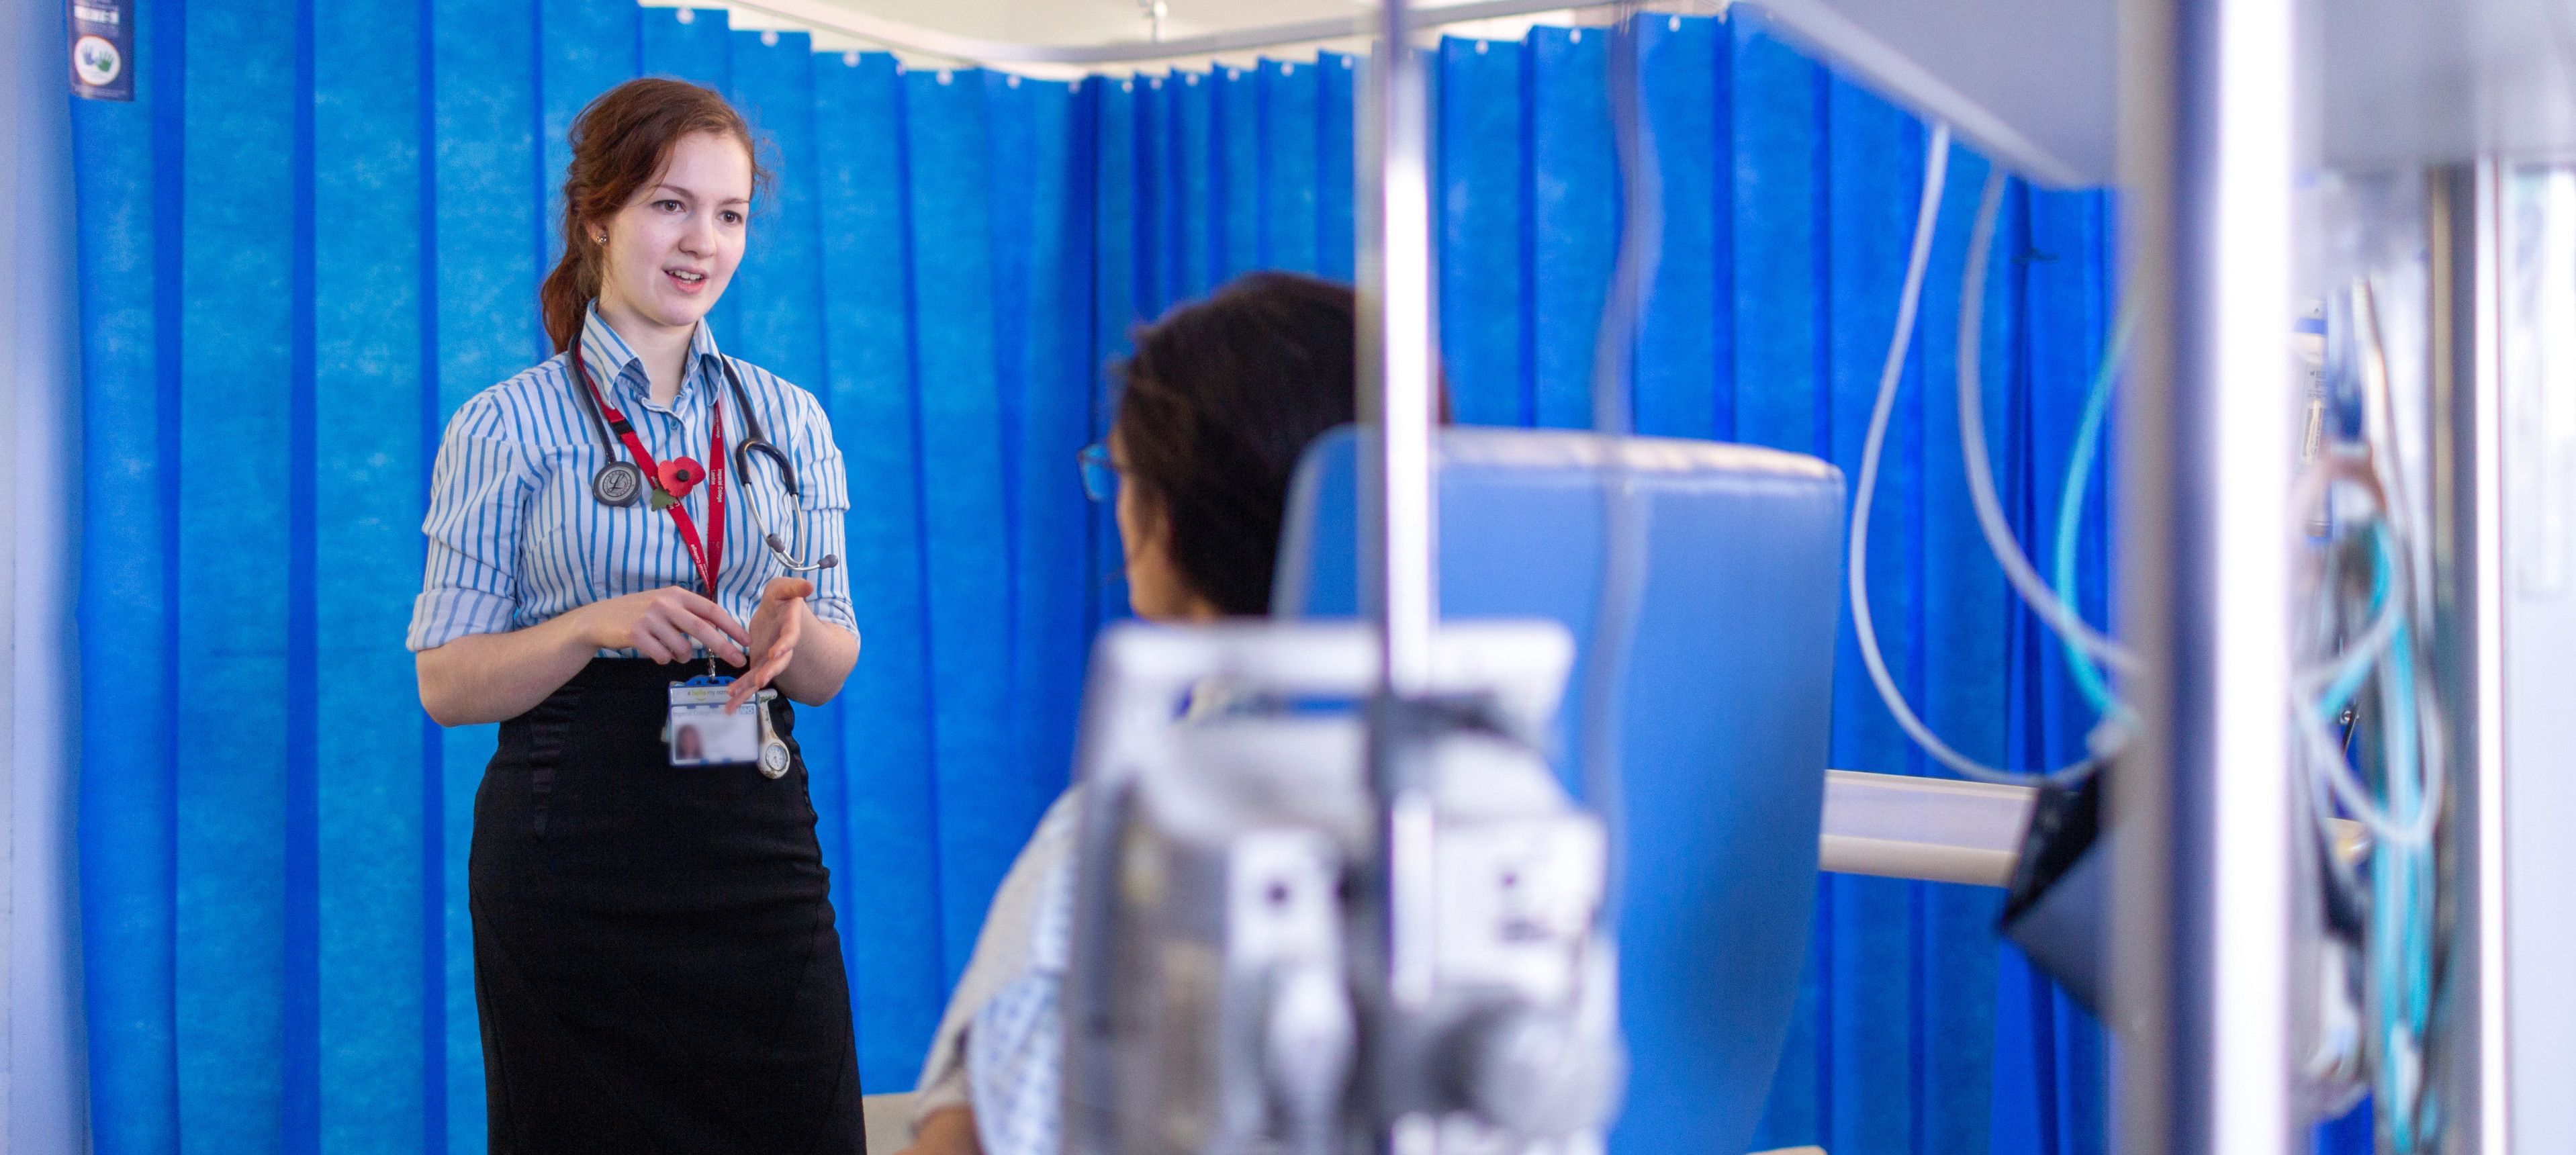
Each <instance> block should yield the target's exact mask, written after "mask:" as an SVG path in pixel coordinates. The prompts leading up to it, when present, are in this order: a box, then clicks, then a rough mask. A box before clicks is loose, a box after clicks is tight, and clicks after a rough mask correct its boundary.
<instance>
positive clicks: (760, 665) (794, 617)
mask: <svg viewBox="0 0 2576 1155" xmlns="http://www.w3.org/2000/svg"><path fill="white" fill-rule="evenodd" d="M812 596H814V583H812V582H809V581H806V580H805V579H803V578H792V577H782V578H771V579H769V584H768V585H766V586H763V587H761V591H760V608H759V609H756V610H753V611H752V612H751V636H750V642H751V652H752V654H753V655H754V659H753V661H752V662H750V663H746V664H749V665H750V666H751V669H749V670H748V671H745V672H744V673H743V676H741V677H739V678H736V679H734V680H733V693H732V694H730V695H728V696H727V697H726V698H725V708H726V709H728V710H731V709H734V708H736V707H739V706H741V705H742V704H743V703H744V702H747V701H749V700H751V696H752V695H753V694H757V693H759V692H760V691H761V689H762V688H764V687H766V686H768V685H769V683H770V682H772V681H774V680H776V679H777V677H778V675H779V674H781V673H784V672H785V671H786V669H787V664H788V663H789V662H792V661H794V660H796V644H797V643H798V642H801V641H803V640H805V623H806V622H808V621H811V620H813V617H814V611H813V610H812V609H811V608H810V607H808V606H806V604H805V599H807V598H810V597H812Z"/></svg>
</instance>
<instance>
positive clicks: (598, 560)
mask: <svg viewBox="0 0 2576 1155" xmlns="http://www.w3.org/2000/svg"><path fill="white" fill-rule="evenodd" d="M581 349H582V357H583V359H584V360H586V361H588V362H589V369H590V372H591V373H592V374H593V375H594V376H595V377H596V378H597V379H598V380H599V382H600V389H601V392H603V393H604V394H606V395H607V397H608V401H609V404H611V405H613V406H615V407H617V408H618V409H620V410H622V411H624V412H625V414H626V417H627V420H628V421H630V422H632V423H633V424H634V426H635V434H636V436H637V437H638V438H640V439H642V441H643V442H644V448H645V450H646V451H647V452H650V453H651V454H652V455H653V459H654V460H655V461H669V460H671V459H672V458H675V457H683V456H685V457H693V458H697V459H699V460H700V462H701V463H702V464H707V465H712V464H713V463H712V462H707V461H705V458H706V455H707V436H708V432H709V424H710V417H709V406H710V405H712V404H717V403H721V404H723V405H725V406H726V407H727V409H728V410H729V411H728V412H727V413H726V414H725V442H726V454H727V456H728V457H732V456H733V450H734V448H735V447H737V446H739V445H740V444H741V443H742V438H743V436H744V423H743V421H742V418H741V416H740V415H739V414H737V413H733V412H730V410H731V409H732V408H733V406H734V400H733V398H732V396H731V389H730V387H729V386H728V385H727V384H726V382H725V376H724V370H723V369H722V368H720V367H719V364H718V362H717V358H719V357H722V356H723V354H722V353H719V352H717V350H716V342H715V337H714V335H713V334H712V333H710V332H709V331H708V328H707V324H706V322H705V321H700V322H698V330H697V333H696V335H695V336H694V337H693V338H691V340H690V346H689V362H688V371H687V374H686V375H685V376H684V377H683V378H682V381H681V384H680V392H679V395H678V396H676V397H674V398H672V400H671V403H670V404H669V405H655V404H653V403H652V401H651V400H650V390H651V384H650V382H649V379H648V378H647V377H646V375H645V372H644V362H643V359H642V358H640V357H638V356H636V355H635V352H634V350H633V349H631V348H630V347H628V346H627V344H626V342H625V341H624V340H623V339H621V338H619V337H618V335H617V332H616V330H614V329H611V328H609V326H608V323H607V322H606V321H603V320H601V319H600V316H599V310H598V308H597V307H596V306H594V307H593V308H592V309H591V310H590V313H589V316H588V319H587V320H586V321H585V322H584V324H583V326H582V333H581ZM732 360H733V364H734V367H735V368H736V369H737V370H738V371H739V372H740V373H741V374H742V385H743V390H744V392H745V393H747V394H749V396H750V400H751V407H752V409H753V411H754V412H755V413H756V414H757V415H758V416H759V418H760V425H761V431H762V432H763V433H765V434H767V435H768V437H769V439H770V440H771V441H772V442H774V443H776V444H777V446H778V448H779V449H781V450H783V451H784V452H785V453H786V454H787V459H788V460H789V461H790V462H793V463H794V464H795V467H796V478H797V481H798V483H799V485H800V487H801V488H802V489H803V490H804V493H803V497H802V500H797V499H792V498H790V497H789V496H788V495H787V488H786V484H785V481H784V479H783V478H782V477H781V476H780V475H779V471H778V469H777V467H776V465H774V464H773V463H771V462H770V461H769V460H767V459H766V458H764V457H762V456H759V455H754V456H753V457H752V458H751V459H750V466H751V468H750V476H749V477H744V476H742V475H741V473H740V472H739V471H738V470H737V469H736V462H734V461H732V460H728V461H727V462H726V463H725V554H724V568H723V571H722V572H721V573H720V574H719V575H718V578H717V597H716V600H717V602H718V603H719V604H721V605H723V606H724V608H725V610H726V612H728V613H731V614H732V615H733V616H734V618H735V619H736V620H738V621H740V622H743V623H744V624H746V625H748V624H749V623H750V621H751V614H752V611H753V610H754V609H755V608H757V607H758V606H759V604H760V591H761V588H762V587H763V586H765V585H767V584H768V583H769V580H770V579H771V578H775V577H779V576H781V575H783V574H784V573H785V572H786V570H785V567H784V566H782V565H781V564H780V563H779V561H778V559H777V558H776V557H775V556H774V555H772V554H771V553H770V551H769V549H768V548H767V547H766V546H763V545H762V544H761V538H762V537H763V536H764V535H765V534H768V533H773V532H774V533H776V534H778V535H779V537H780V539H781V540H782V541H785V542H787V543H788V548H789V549H790V550H791V551H793V552H795V553H797V554H798V555H799V557H800V560H805V561H819V560H821V558H822V556H823V555H824V554H833V555H838V554H840V553H841V552H842V526H841V517H842V514H843V513H844V512H846V511H847V510H848V509H849V507H850V497H849V479H848V477H847V476H846V475H845V473H844V470H843V467H842V464H841V450H840V447H839V446H837V445H835V444H834V443H833V441H832V426H831V422H830V420H829V419H828V418H827V417H826V416H825V415H824V413H823V406H822V404H821V403H820V402H818V401H816V400H815V399H814V395H813V394H811V393H808V392H806V391H805V390H803V389H800V388H797V387H796V386H794V385H791V384H788V383H787V382H785V381H781V380H779V379H778V378H777V377H775V376H772V375H771V374H770V373H769V372H768V371H767V370H764V369H761V368H760V367H758V366H756V365H752V364H750V363H748V362H745V361H743V360H741V359H739V358H735V359H732ZM580 388H581V386H580V384H579V383H578V382H575V381H574V380H573V378H572V363H571V359H570V358H569V357H567V356H565V355H563V354H560V353H559V354H556V355H555V356H554V357H552V358H550V359H548V360H547V361H546V362H545V363H543V364H540V365H537V366H535V367H534V368H531V369H529V370H527V371H526V372H523V373H520V374H519V375H518V376H516V377H512V378H510V379H509V380H507V381H504V382H502V383H500V384H498V385H495V386H493V387H491V388H489V389H486V390H484V391H483V392H481V393H478V394H476V395H475V396H474V398H473V399H472V400H470V401H467V402H466V403H465V405H464V406H463V407H462V408H460V409H458V410H457V411H456V416H454V417H452V418H450V419H449V420H448V422H447V436H446V439H445V441H444V442H443V443H442V444H440V446H439V449H438V466H437V469H436V471H435V472H434V474H433V475H432V477H431V480H430V494H429V517H428V519H427V520H426V521H425V522H424V523H423V524H422V526H421V531H422V532H423V533H426V534H427V535H428V536H429V565H428V573H427V576H426V577H425V578H424V579H423V581H422V583H421V585H422V588H421V593H420V597H419V599H418V600H417V601H415V602H414V603H413V605H412V616H411V637H410V639H409V644H410V646H411V648H412V649H413V650H415V651H418V650H428V649H435V648H437V647H439V646H443V645H446V644H447V643H448V642H451V641H454V640H455V639H457V638H460V637H463V636H465V635H467V634H489V633H502V632H506V631H510V630H520V629H525V628H527V627H529V626H533V625H536V624H538V623H540V622H543V621H546V620H547V619H549V618H552V617H555V616H556V615H558V614H562V613H564V612H566V611H568V610H573V609H577V608H579V607H581V606H585V605H588V604H590V603H592V602H595V601H603V600H606V599H608V598H615V597H623V596H625V595H627V594H631V593H639V592H642V591H644V590H652V589H660V588H662V587H664V586H681V587H684V588H687V589H692V590H695V589H697V588H699V585H700V582H699V577H698V569H697V565H696V563H695V562H692V561H690V560H689V550H688V547H687V546H686V545H685V544H683V543H682V542H681V540H680V532H679V529H678V528H677V527H676V526H674V525H672V523H671V515H670V514H669V513H666V512H661V511H657V510H655V509H653V508H652V506H651V503H650V502H648V501H643V500H638V501H637V502H636V503H635V504H633V505H629V506H624V507H615V506H606V505H601V504H600V503H599V502H597V501H595V500H592V498H591V494H590V482H591V477H592V475H593V474H595V473H597V472H598V470H599V469H600V467H601V466H603V465H606V464H608V463H609V462H610V461H613V460H622V459H624V458H625V457H626V450H625V447H624V446H622V445H620V446H618V447H617V448H616V449H615V452H614V455H613V456H612V455H611V453H610V452H609V451H608V450H607V449H604V448H603V447H602V446H601V445H600V443H599V438H598V435H597V434H595V433H594V432H592V426H591V425H590V418H589V415H588V410H587V409H586V408H585V406H584V404H583V401H582V399H581V397H580V394H579V392H578V390H580ZM707 492H708V487H707V486H705V485H700V486H698V487H697V488H696V489H695V490H693V491H692V492H691V493H690V494H689V496H688V499H687V502H686V507H687V509H688V511H689V514H690V516H692V517H695V518H696V519H697V521H698V527H699V532H700V533H701V534H703V533H705V531H706V528H707ZM849 572H850V571H849V569H848V568H847V567H846V566H834V567H832V568H830V569H826V570H820V571H809V572H807V573H806V574H805V575H804V576H806V577H808V578H811V579H812V580H813V582H814V590H815V592H814V596H813V597H812V598H811V599H809V600H810V603H811V604H812V606H813V608H814V614H815V616H816V617H819V618H821V619H822V620H824V621H827V622H832V623H834V624H836V625H839V626H841V627H843V628H845V629H848V630H850V631H851V632H853V633H856V632H857V630H858V621H857V619H856V617H854V616H853V614H852V613H851V608H850V579H849ZM600 653H601V656H603V657H633V656H634V651H632V650H602V651H600Z"/></svg>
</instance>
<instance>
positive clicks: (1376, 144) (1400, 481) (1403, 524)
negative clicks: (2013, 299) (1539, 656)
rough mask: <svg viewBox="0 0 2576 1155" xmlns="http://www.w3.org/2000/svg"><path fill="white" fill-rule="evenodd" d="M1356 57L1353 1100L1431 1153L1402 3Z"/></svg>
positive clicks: (1419, 513) (1412, 179) (1429, 623)
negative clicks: (1357, 1063) (1357, 583)
mask: <svg viewBox="0 0 2576 1155" xmlns="http://www.w3.org/2000/svg"><path fill="white" fill-rule="evenodd" d="M1380 28H1381V31H1380V37H1379V40H1378V44H1377V50H1376V51H1375V52H1374V53H1372V54H1371V60H1370V65H1371V67H1370V71H1369V79H1370V84H1369V88H1368V102H1367V104H1366V106H1365V108H1366V113H1365V115H1364V116H1363V118H1362V119H1363V123H1362V126H1361V132H1362V135H1361V138H1360V139H1361V150H1362V155H1361V157H1360V163H1359V164H1358V165H1356V166H1354V167H1355V168H1356V169H1357V175H1358V179H1359V188H1358V190H1357V194H1358V195H1357V204H1358V205H1359V206H1361V208H1360V211H1361V213H1362V216H1361V219H1360V222H1359V223H1360V229H1359V250H1360V251H1359V269H1360V293H1359V296H1360V300H1359V328H1360V332H1359V337H1360V342H1359V345H1360V365H1359V382H1360V392H1361V396H1360V402H1361V404H1360V412H1361V413H1362V414H1363V415H1364V419H1365V420H1368V421H1370V422H1371V423H1372V425H1373V426H1374V428H1373V429H1372V430H1371V433H1372V434H1374V436H1373V437H1371V438H1369V439H1368V440H1367V442H1366V444H1367V447H1368V448H1367V452H1366V454H1365V455H1364V458H1363V468H1362V471H1361V474H1362V479H1363V483H1364V488H1363V493H1364V495H1365V498H1366V500H1365V501H1364V503H1363V504H1364V505H1365V507H1366V509H1367V513H1368V515H1369V516H1368V517H1367V525H1368V529H1369V534H1368V537H1369V540H1368V546H1369V548H1367V549H1364V550H1363V551H1362V553H1363V555H1364V556H1366V557H1367V558H1368V559H1369V572H1368V573H1367V575H1366V576H1367V578H1368V586H1367V587H1366V588H1369V589H1370V590H1372V592H1374V593H1375V594H1376V597H1375V601H1376V606H1375V607H1374V608H1375V616H1376V619H1377V626H1378V640H1379V652H1380V657H1381V659H1382V664H1381V670H1382V674H1381V679H1382V680H1381V682H1380V684H1379V691H1380V692H1379V700H1378V703H1377V707H1376V709H1375V710H1374V711H1372V714H1371V718H1370V723H1369V761H1370V765H1369V773H1370V781H1371V785H1372V787H1373V788H1374V789H1373V792H1374V794H1375V797H1376V803H1377V807H1378V813H1377V832H1378V839H1379V847H1380V854H1379V859H1378V863H1377V879H1376V883H1377V885H1376V886H1375V887H1373V888H1372V889H1373V890H1374V892H1375V893H1374V894H1373V896H1372V898H1373V903H1372V906H1373V908H1374V909H1373V911H1372V915H1371V917H1370V918H1369V919H1368V922H1369V923H1370V924H1372V925H1370V927H1369V932H1370V937H1371V938H1373V939H1374V941H1375V943H1376V946H1377V949H1378V950H1380V951H1382V952H1383V954H1382V955H1381V957H1379V958H1378V959H1376V960H1375V965H1374V966H1367V965H1365V964H1364V968H1363V969H1364V972H1365V973H1363V974H1362V975H1361V976H1359V977H1360V981H1361V982H1362V983H1364V984H1367V985H1368V986H1374V987H1376V988H1377V989H1376V990H1375V991H1374V992H1372V993H1371V994H1370V995H1367V996H1364V997H1368V998H1370V999H1372V1000H1373V1001H1376V1002H1377V1003H1378V1006H1379V1008H1380V1011H1381V1013H1380V1014H1379V1015H1378V1016H1377V1017H1376V1023H1377V1025H1376V1027H1375V1028H1374V1029H1373V1030H1371V1031H1370V1032H1369V1038H1368V1039H1367V1040H1366V1043H1365V1046H1366V1048H1367V1050H1368V1051H1369V1052H1370V1054H1371V1055H1372V1058H1371V1059H1370V1065H1371V1067H1372V1069H1373V1071H1374V1075H1375V1077H1374V1079H1373V1080H1372V1087H1371V1091H1370V1093H1369V1094H1367V1095H1365V1096H1363V1102H1364V1103H1366V1104H1367V1108H1368V1110H1369V1111H1371V1112H1372V1113H1373V1114H1374V1116H1375V1118H1374V1119H1373V1120H1372V1123H1373V1124H1374V1126H1375V1128H1376V1140H1377V1148H1376V1149H1377V1150H1378V1151H1381V1152H1386V1153H1389V1155H1411V1153H1415V1152H1427V1151H1429V1150H1431V1149H1432V1147H1433V1146H1434V1145H1435V1144H1436V1139H1435V1128H1434V1125H1433V1105H1432V1103H1431V1095H1430V1091H1431V1088H1430V1087H1429V1086H1428V1085H1427V1083H1426V1079H1425V1072H1424V1067H1425V1064H1426V1063H1427V1062H1428V1061H1429V1059H1430V1056H1429V1055H1427V1054H1426V1053H1424V1050H1425V1047H1426V1045H1427V1044H1426V1042H1425V1040H1424V1039H1423V1038H1422V1037H1421V1034H1420V1030H1419V1028H1421V1027H1422V1026H1423V1025H1424V1023H1425V1020H1424V1016H1425V1013H1426V1012H1427V1011H1428V1010H1429V1007H1430V1004H1431V999H1432V994H1433V983H1434V978H1435V975H1434V971H1433V954H1434V948H1435V945H1436V944H1435V943H1434V941H1433V938H1434V926H1435V923H1434V912H1433V910H1432V903H1433V901H1434V894H1433V873H1432V872H1433V869H1434V866H1435V863H1434V862H1433V853H1434V847H1435V845H1436V842H1437V840H1438V834H1439V832H1438V830H1437V823H1436V818H1435V811H1434V807H1433V804H1432V794H1431V789H1430V782H1429V772H1428V769H1429V768H1428V759H1427V754H1428V750H1427V748H1426V742H1427V738H1428V735H1427V733H1426V732H1425V731H1424V730H1423V727H1422V719H1421V717H1420V716H1419V715H1418V714H1417V712H1416V711H1415V710H1413V709H1412V708H1410V707H1411V705H1412V704H1413V703H1416V702H1418V701H1419V700H1420V699H1421V698H1422V697H1423V696H1424V695H1426V694H1427V693H1429V692H1430V690H1431V689H1432V686H1431V644H1432V633H1433V627H1434V625H1435V624H1436V623H1437V622H1438V620H1439V616H1440V610H1439V594H1438V589H1437V584H1436V575H1437V573H1438V569H1437V566H1438V557H1439V553H1438V544H1437V542H1438V539H1437V534H1436V528H1437V522H1436V517H1437V510H1436V508H1435V506H1434V494H1435V493H1436V490H1435V488H1434V486H1435V480H1434V477H1433V470H1434V468H1435V463H1434V461H1433V450H1432V440H1431V438H1432V381H1431V345H1432V332H1433V330H1432V299H1431V293H1432V285H1431V179H1430V177H1431V166H1430V156H1431V150H1430V125H1429V119H1430V113H1429V107H1428V104H1427V102H1426V100H1425V89H1424V82H1423V76H1422V61H1421V58H1420V57H1419V56H1418V55H1416V54H1415V52H1414V50H1413V44H1412V33H1413V30H1414V13H1413V10H1412V6H1411V5H1410V3H1408V0H1387V2H1386V5H1385V8H1384V21H1383V23H1382V24H1381V26H1380Z"/></svg>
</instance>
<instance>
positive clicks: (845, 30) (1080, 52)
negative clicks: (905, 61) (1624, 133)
mask: <svg viewBox="0 0 2576 1155" xmlns="http://www.w3.org/2000/svg"><path fill="white" fill-rule="evenodd" d="M726 2H727V3H729V4H731V5H732V6H733V7H736V8H743V9H748V10H750V11H753V12H758V13H761V14H762V15H766V16H776V17H779V18H781V19H786V20H794V21H796V22H798V23H800V24H806V25H809V26H812V27H815V28H820V29H825V30H827V31H832V32H838V33H842V34H843V35H847V36H853V37H856V38H858V39H860V40H865V41H867V42H869V43H871V44H876V45H880V46H883V47H886V48H891V49H894V50H896V51H901V52H911V53H916V54H919V55H922V56H936V57H940V58H942V59H947V60H957V61H963V62H966V63H969V64H1054V65H1097V64H1136V63H1142V62H1146V61H1154V60H1167V59H1170V58H1173V57H1179V56H1214V55H1217V54H1219V53H1226V52H1251V51H1255V50H1258V49H1263V48H1276V47H1279V46H1280V45H1283V44H1305V43H1311V42H1313V41H1317V40H1337V39H1340V38H1342V37H1346V36H1365V35H1368V34H1370V33H1371V32H1372V31H1374V30H1375V29H1376V27H1377V17H1376V15H1375V14H1374V13H1369V14H1362V15H1357V16H1346V17H1336V18H1333V19H1327V20H1305V21H1299V22H1297V23H1294V24H1273V25H1269V26H1266V27H1262V28H1245V29H1239V30H1236V31H1233V32H1215V33H1210V34H1208V35H1205V36H1187V37H1183V38H1181V39H1178V40H1123V41H1117V42H1114V43H1109V44H1078V45H1050V44H1023V43H1020V42H1017V41H1010V40H983V39H979V38H976V37H972V36H958V35H955V34H953V33H947V32H941V31H938V30H936V29H931V28H924V27H921V26H920V25H917V24H908V23H905V22H903V21H900V20H889V19H886V18H884V17H881V16H868V15H864V14H862V13H857V12H851V11H849V10H848V9H845V8H841V7H839V6H837V5H834V4H830V3H826V2H825V0H726ZM1611 3H1612V0H1478V2H1477V3H1470V4H1456V5H1450V6H1447V7H1441V8H1434V9H1429V10H1425V11H1421V12H1419V13H1417V15H1416V17H1415V19H1414V20H1413V25H1414V26H1415V27H1417V28H1438V27H1442V26H1444V25H1450V24H1464V23H1467V22H1469V21H1474V20H1497V19H1503V18H1507V17H1512V16H1529V15H1533V14H1536V13H1540V12H1562V11H1566V10H1569V9H1588V8H1607V7H1609V6H1610V4H1611Z"/></svg>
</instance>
